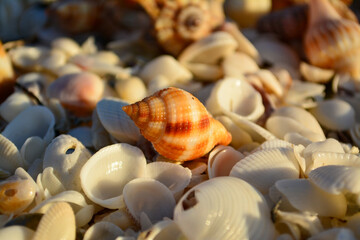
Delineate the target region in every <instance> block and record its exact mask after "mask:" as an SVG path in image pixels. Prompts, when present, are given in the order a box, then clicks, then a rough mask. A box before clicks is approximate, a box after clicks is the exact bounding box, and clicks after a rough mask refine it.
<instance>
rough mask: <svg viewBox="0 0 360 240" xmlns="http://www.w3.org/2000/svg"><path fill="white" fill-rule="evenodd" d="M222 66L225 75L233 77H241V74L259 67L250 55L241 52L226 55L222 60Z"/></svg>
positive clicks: (256, 69)
mask: <svg viewBox="0 0 360 240" xmlns="http://www.w3.org/2000/svg"><path fill="white" fill-rule="evenodd" d="M222 68H223V69H224V76H225V77H233V78H243V74H245V73H253V72H256V71H258V70H259V69H260V68H259V66H258V65H257V63H256V62H255V61H254V60H253V59H252V58H251V57H249V56H248V55H246V54H245V53H241V52H234V53H233V54H231V55H228V56H226V57H225V58H224V60H223V62H222Z"/></svg>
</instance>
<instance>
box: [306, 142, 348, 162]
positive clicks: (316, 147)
mask: <svg viewBox="0 0 360 240" xmlns="http://www.w3.org/2000/svg"><path fill="white" fill-rule="evenodd" d="M317 152H334V153H345V152H344V149H343V147H342V145H341V143H340V142H339V141H337V140H336V139H333V138H328V139H326V140H324V141H318V142H313V143H311V144H309V145H308V146H307V147H306V148H305V149H304V151H303V156H304V157H305V158H312V155H313V154H314V153H317Z"/></svg>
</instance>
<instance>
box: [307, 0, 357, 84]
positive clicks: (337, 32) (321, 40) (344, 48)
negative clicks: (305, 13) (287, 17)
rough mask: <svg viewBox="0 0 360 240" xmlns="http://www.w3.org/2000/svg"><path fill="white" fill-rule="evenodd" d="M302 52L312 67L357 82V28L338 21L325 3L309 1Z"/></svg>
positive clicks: (340, 20)
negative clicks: (307, 24) (350, 78)
mask: <svg viewBox="0 0 360 240" xmlns="http://www.w3.org/2000/svg"><path fill="white" fill-rule="evenodd" d="M309 17H310V19H309V26H308V29H307V32H306V34H305V39H304V48H305V53H306V56H307V58H308V59H309V61H310V63H311V64H312V65H315V66H318V67H321V68H331V69H334V70H336V71H338V72H342V73H347V74H350V75H351V76H352V77H353V78H355V79H358V80H359V79H360V25H359V24H358V23H357V22H354V21H351V20H347V19H344V18H341V16H340V15H339V14H338V13H337V12H336V11H335V9H334V8H333V7H332V6H331V4H330V3H329V2H328V0H311V1H310V14H309Z"/></svg>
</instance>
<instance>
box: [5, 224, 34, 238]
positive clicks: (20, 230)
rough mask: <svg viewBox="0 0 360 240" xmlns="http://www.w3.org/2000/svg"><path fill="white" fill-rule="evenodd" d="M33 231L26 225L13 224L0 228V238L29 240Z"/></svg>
mask: <svg viewBox="0 0 360 240" xmlns="http://www.w3.org/2000/svg"><path fill="white" fill-rule="evenodd" d="M34 233H35V232H34V231H33V230H31V229H30V228H28V227H24V226H19V225H13V226H9V227H4V228H1V229H0V239H16V240H31V239H33V236H34Z"/></svg>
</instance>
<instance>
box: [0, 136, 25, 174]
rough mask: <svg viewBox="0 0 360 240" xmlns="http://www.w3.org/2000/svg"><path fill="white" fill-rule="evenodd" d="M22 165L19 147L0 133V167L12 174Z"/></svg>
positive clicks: (23, 163) (23, 164)
mask: <svg viewBox="0 0 360 240" xmlns="http://www.w3.org/2000/svg"><path fill="white" fill-rule="evenodd" d="M24 166H25V162H24V160H23V158H22V157H21V154H20V152H19V149H18V148H17V147H16V146H15V144H14V143H13V142H12V141H10V140H9V139H8V138H7V137H5V136H3V135H2V134H0V169H1V170H2V171H5V172H8V173H9V174H12V173H13V172H15V170H16V168H18V167H24Z"/></svg>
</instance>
